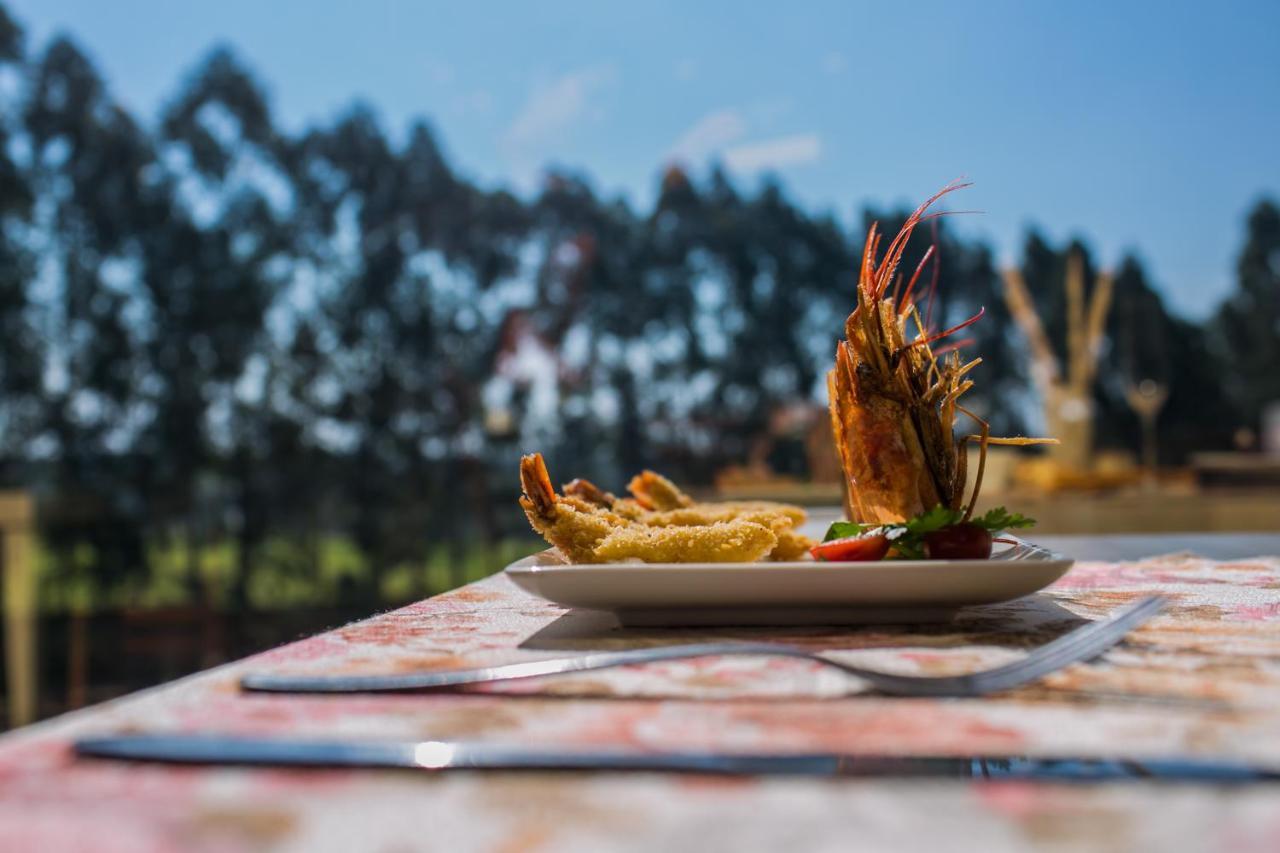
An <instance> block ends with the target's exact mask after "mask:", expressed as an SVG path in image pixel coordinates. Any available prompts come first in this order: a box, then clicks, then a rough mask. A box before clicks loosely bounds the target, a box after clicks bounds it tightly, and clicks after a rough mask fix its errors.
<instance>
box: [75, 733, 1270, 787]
mask: <svg viewBox="0 0 1280 853" xmlns="http://www.w3.org/2000/svg"><path fill="white" fill-rule="evenodd" d="M75 751H76V753H77V754H78V755H81V756H92V757H95V758H116V759H126V760H131V761H158V762H167V763H177V764H232V765H256V766H279V767H387V768H405V769H415V770H427V771H431V770H596V771H624V772H625V771H632V772H635V771H640V772H646V771H647V772H664V773H711V774H721V775H725V774H728V775H769V776H774V775H779V776H825V777H848V778H938V779H978V780H981V779H991V780H1048V781H1060V782H1109V781H1116V780H1143V781H1159V782H1213V783H1236V784H1238V783H1245V782H1280V765H1263V764H1250V763H1247V762H1242V761H1236V760H1233V759H1213V758H1190V757H1188V758H1124V759H1120V758H1105V759H1100V758H1085V757H1080V758H1045V757H1030V756H1014V755H1010V756H974V757H946V756H932V757H921V756H893V755H841V754H836V753H766V754H736V753H710V752H636V751H619V750H603V751H598V750H590V751H587V750H569V749H559V748H538V747H526V746H519V745H508V744H496V743H472V742H465V741H434V740H427V741H354V740H353V741H341V740H282V739H273V738H252V737H230V736H220V735H186V734H153V735H120V736H115V737H96V738H85V739H82V740H78V741H76V743H75Z"/></svg>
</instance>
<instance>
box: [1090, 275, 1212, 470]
mask: <svg viewBox="0 0 1280 853" xmlns="http://www.w3.org/2000/svg"><path fill="white" fill-rule="evenodd" d="M1113 303H1114V307H1113V308H1112V311H1111V314H1110V317H1109V319H1108V324H1107V335H1108V339H1109V342H1110V343H1109V346H1108V348H1107V352H1106V354H1105V356H1104V359H1103V364H1104V369H1103V371H1102V373H1101V374H1100V377H1099V388H1098V393H1099V395H1100V397H1101V398H1102V399H1103V407H1102V411H1104V412H1105V413H1106V414H1107V417H1106V419H1105V420H1104V421H1103V423H1102V424H1101V428H1100V430H1099V435H1098V438H1099V441H1100V443H1101V444H1102V445H1103V446H1110V447H1121V448H1125V449H1135V448H1137V447H1138V446H1139V443H1140V442H1139V436H1138V422H1137V420H1136V419H1135V417H1134V416H1133V415H1132V414H1129V415H1126V413H1125V411H1124V401H1125V398H1126V396H1132V395H1133V393H1134V391H1135V390H1137V391H1139V392H1140V393H1141V387H1142V385H1143V383H1145V382H1149V383H1154V387H1150V388H1149V391H1150V392H1151V393H1161V394H1162V395H1163V394H1167V399H1166V400H1165V401H1164V402H1163V405H1162V406H1161V407H1160V411H1159V414H1158V420H1157V421H1156V425H1157V435H1158V444H1159V451H1160V459H1159V461H1160V462H1162V463H1164V464H1177V463H1182V462H1185V461H1186V460H1187V458H1188V456H1190V454H1191V453H1193V452H1195V451H1198V450H1213V449H1216V448H1224V447H1228V446H1230V441H1231V432H1232V430H1233V428H1234V427H1233V425H1234V423H1235V416H1234V412H1233V406H1232V404H1231V402H1230V400H1228V399H1227V396H1226V393H1225V391H1224V388H1223V382H1222V377H1223V375H1224V370H1223V366H1222V363H1221V361H1220V360H1219V359H1218V358H1217V357H1216V356H1215V355H1214V354H1213V353H1212V352H1211V351H1210V348H1209V345H1208V340H1207V335H1206V333H1205V330H1204V328H1202V327H1200V326H1197V325H1196V324H1194V323H1191V322H1189V321H1187V320H1185V319H1183V318H1180V317H1178V316H1176V315H1174V314H1172V313H1170V311H1169V310H1168V309H1167V308H1166V307H1165V305H1164V301H1163V300H1162V299H1161V297H1160V294H1159V291H1157V290H1156V289H1155V288H1154V287H1153V286H1152V285H1151V284H1150V282H1149V281H1148V280H1147V276H1146V272H1145V271H1144V269H1143V267H1142V264H1141V263H1140V262H1139V261H1138V260H1137V258H1135V257H1134V256H1132V255H1129V256H1126V257H1125V258H1124V259H1122V260H1121V262H1120V266H1119V268H1118V270H1117V272H1116V276H1115V295H1114V299H1113ZM1228 372H1229V371H1228Z"/></svg>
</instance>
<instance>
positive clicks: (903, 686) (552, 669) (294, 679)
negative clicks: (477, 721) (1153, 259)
mask: <svg viewBox="0 0 1280 853" xmlns="http://www.w3.org/2000/svg"><path fill="white" fill-rule="evenodd" d="M1165 603H1166V600H1165V599H1164V598H1162V597H1160V596H1151V597H1149V598H1144V599H1142V600H1141V601H1139V602H1137V603H1136V604H1133V605H1131V606H1129V607H1125V608H1122V609H1120V610H1117V611H1116V612H1115V613H1112V614H1111V615H1109V616H1107V617H1106V618H1104V619H1099V620H1097V621H1095V622H1090V623H1089V624H1088V625H1083V626H1081V627H1079V628H1077V629H1076V630H1074V631H1072V632H1070V633H1069V634H1064V635H1063V636H1061V637H1059V638H1057V639H1056V640H1053V641H1052V642H1049V643H1045V644H1044V645H1043V646H1040V647H1038V648H1036V649H1035V650H1034V651H1032V652H1031V653H1030V654H1028V655H1027V656H1026V657H1024V658H1021V659H1020V660H1017V661H1013V662H1012V663H1007V664H1004V665H1002V666H997V667H994V668H992V669H987V670H982V671H980V672H971V673H967V674H965V675H943V676H932V675H929V676H925V675H897V674H894V673H890V672H880V671H878V670H874V669H867V668H865V667H861V666H854V665H852V664H847V663H842V662H841V661H836V660H832V659H831V658H828V657H825V656H823V655H821V654H815V653H814V652H810V651H806V650H804V649H802V648H798V647H796V646H787V645H782V644H780V643H693V644H689V645H681V646H660V647H656V648H647V649H630V650H627V651H621V652H593V653H591V654H585V655H579V656H576V657H568V658H550V659H548V660H536V661H528V662H526V663H509V664H502V665H499V666H488V667H481V668H479V669H452V670H435V671H427V672H415V673H407V674H402V675H336V676H311V675H246V676H245V677H244V678H243V679H242V680H241V682H240V686H241V687H243V688H244V689H245V690H253V691H262V692H267V693H383V692H403V691H413V690H447V689H450V688H455V687H464V686H468V685H474V684H494V683H497V682H502V681H513V680H515V679H519V678H534V677H537V676H543V675H560V674H563V673H569V672H587V671H589V670H597V669H608V668H610V667H615V666H635V665H637V664H646V663H656V662H658V661H670V660H685V659H688V658H700V657H714V656H721V655H757V656H772V657H786V658H800V659H801V660H810V661H817V662H818V663H821V664H824V665H826V666H829V667H832V668H833V669H838V670H840V671H842V672H846V673H848V674H849V675H853V676H856V677H857V678H860V679H862V680H863V681H865V682H867V683H868V684H870V685H871V686H872V687H874V688H875V689H877V690H879V691H880V692H881V693H887V694H890V695H893V696H982V695H984V694H987V693H994V692H997V691H1000V690H1009V689H1011V688H1014V687H1019V686H1021V685H1023V684H1027V683H1029V682H1032V681H1035V680H1036V679H1037V678H1040V677H1042V676H1045V675H1048V674H1049V673H1051V672H1054V671H1056V670H1059V669H1062V668H1063V667H1065V666H1068V665H1070V664H1073V663H1076V662H1078V661H1084V660H1089V659H1091V658H1095V657H1097V656H1098V655H1100V654H1102V652H1104V651H1106V650H1107V649H1109V648H1111V647H1112V646H1113V645H1115V644H1116V643H1118V642H1119V641H1120V640H1121V639H1122V638H1123V637H1124V636H1125V635H1126V634H1128V633H1129V632H1130V631H1132V630H1133V629H1134V628H1136V627H1138V626H1139V625H1141V624H1142V623H1143V622H1146V621H1147V620H1148V619H1150V618H1151V617H1152V616H1154V615H1156V614H1157V613H1159V612H1160V611H1161V610H1162V609H1163V608H1164V606H1165Z"/></svg>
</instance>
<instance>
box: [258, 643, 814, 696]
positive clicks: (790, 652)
mask: <svg viewBox="0 0 1280 853" xmlns="http://www.w3.org/2000/svg"><path fill="white" fill-rule="evenodd" d="M723 655H768V656H772V657H792V658H802V659H806V660H813V659H816V657H817V656H816V655H813V654H812V653H810V652H807V651H805V650H804V649H800V648H796V647H795V646H787V645H782V644H780V643H690V644H686V645H679V646H656V647H653V648H647V649H626V650H624V651H616V652H591V653H589V654H585V655H578V656H575V657H564V658H548V659H546V660H535V661H526V662H522V663H508V664H501V665H498V666H487V667H479V668H477V669H449V670H439V671H437V672H412V673H405V674H403V675H336V676H330V675H246V676H245V677H244V678H243V679H241V681H240V686H241V687H242V688H244V689H245V690H252V691H255V692H264V693H384V692H398V691H409V690H432V689H442V688H448V687H462V686H465V685H468V684H491V683H494V682H499V681H513V680H516V679H520V678H536V677H538V676H542V675H560V674H563V673H569V672H587V671H589V670H595V669H609V668H611V667H615V666H635V665H638V664H646V663H657V662H660V661H671V660H687V659H689V658H701V657H718V656H723Z"/></svg>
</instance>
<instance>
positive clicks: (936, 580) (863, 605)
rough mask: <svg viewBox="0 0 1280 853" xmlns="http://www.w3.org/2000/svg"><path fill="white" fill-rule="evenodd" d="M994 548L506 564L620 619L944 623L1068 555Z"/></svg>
mask: <svg viewBox="0 0 1280 853" xmlns="http://www.w3.org/2000/svg"><path fill="white" fill-rule="evenodd" d="M997 549H998V550H997V551H996V552H995V553H994V554H993V555H992V557H991V559H989V560H920V561H907V560H884V561H879V562H869V563H868V562H864V563H819V562H812V561H808V562H798V563H602V564H577V565H572V564H568V563H565V562H564V560H563V558H562V557H561V556H560V553H559V552H558V551H556V550H555V549H550V550H547V551H543V552H541V553H538V554H534V555H532V556H529V557H525V558H524V559H523V560H518V561H516V562H514V563H512V564H511V565H510V566H507V570H506V572H507V577H509V578H511V580H512V581H513V582H514V583H515V584H516V585H517V586H519V587H520V588H521V589H523V590H525V591H526V592H530V593H533V594H534V595H536V596H539V597H541V598H545V599H546V600H547V601H550V602H553V603H555V604H559V605H561V606H564V607H580V608H587V609H590V610H609V611H613V612H614V613H615V614H617V616H618V619H619V620H620V621H621V622H622V623H623V624H624V625H784V624H792V625H794V624H842V623H869V622H880V623H884V622H937V621H945V620H946V619H949V618H951V616H952V615H953V614H954V613H955V611H956V610H957V609H958V608H960V607H968V606H972V605H978V604H995V603H998V602H1001V601H1010V600H1012V599H1015V598H1021V597H1022V596H1024V595H1030V594H1031V593H1033V592H1036V591H1037V590H1040V589H1043V588H1045V587H1046V586H1048V585H1049V584H1051V583H1053V582H1054V581H1056V580H1057V579H1058V578H1060V577H1062V576H1063V575H1064V574H1066V573H1067V570H1068V569H1070V568H1071V565H1072V563H1073V562H1074V561H1073V560H1072V559H1070V558H1069V557H1065V556H1063V555H1062V554H1057V553H1054V552H1052V551H1049V550H1046V549H1044V548H1040V547H1039V546H1036V545H1032V544H1031V543H1029V542H1022V541H1021V540H1019V541H1018V544H1017V545H1008V546H1003V547H1002V546H999V545H998V546H997Z"/></svg>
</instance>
